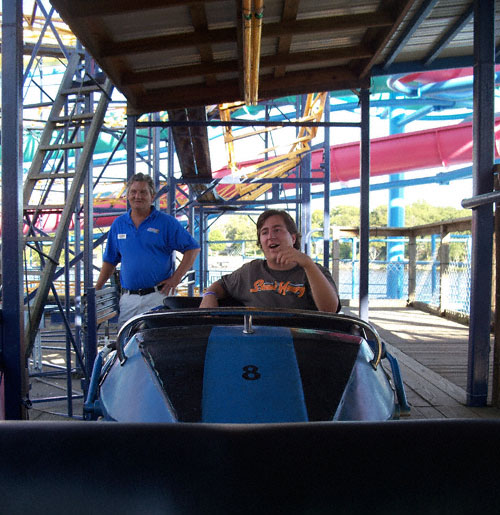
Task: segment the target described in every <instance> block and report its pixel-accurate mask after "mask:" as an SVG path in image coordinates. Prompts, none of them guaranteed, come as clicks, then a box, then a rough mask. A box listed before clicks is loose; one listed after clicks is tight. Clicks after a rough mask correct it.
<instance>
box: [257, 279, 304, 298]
mask: <svg viewBox="0 0 500 515" xmlns="http://www.w3.org/2000/svg"><path fill="white" fill-rule="evenodd" d="M261 291H274V292H276V293H278V294H279V295H283V296H285V295H295V296H296V297H298V298H300V297H303V296H304V294H305V292H306V287H305V286H304V285H303V284H294V283H292V282H290V281H280V282H278V281H274V282H267V283H266V281H265V280H264V279H257V280H256V281H255V282H254V283H253V287H251V288H250V293H258V292H261Z"/></svg>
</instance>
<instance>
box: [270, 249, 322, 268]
mask: <svg viewBox="0 0 500 515" xmlns="http://www.w3.org/2000/svg"><path fill="white" fill-rule="evenodd" d="M276 262H277V263H278V264H279V265H286V266H288V265H293V266H295V265H299V266H301V267H302V268H306V267H307V266H308V265H310V264H311V263H312V264H313V263H314V262H313V260H312V259H311V258H310V257H309V256H308V255H306V254H304V253H303V252H301V251H300V250H297V249H296V248H294V247H285V248H283V249H282V250H280V251H279V252H278V255H277V256H276Z"/></svg>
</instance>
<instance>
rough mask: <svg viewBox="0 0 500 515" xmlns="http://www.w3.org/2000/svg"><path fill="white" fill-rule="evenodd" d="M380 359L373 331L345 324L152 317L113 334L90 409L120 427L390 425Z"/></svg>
mask: <svg viewBox="0 0 500 515" xmlns="http://www.w3.org/2000/svg"><path fill="white" fill-rule="evenodd" d="M367 332H370V334H367ZM373 340H375V344H374V343H373ZM369 341H370V343H368V342H369ZM381 358H382V343H381V342H380V341H379V339H378V335H377V334H376V332H375V331H374V330H373V328H371V326H369V325H368V324H366V323H364V322H361V321H360V320H358V319H355V318H352V317H345V316H342V315H329V314H325V313H314V312H304V311H296V312H293V311H283V310H265V311H262V310H254V309H251V308H234V309H231V308H220V309H218V310H189V309H188V310H171V311H168V312H154V313H148V314H146V315H143V316H141V317H136V318H135V319H133V320H132V321H129V322H128V324H127V325H126V327H125V328H124V329H123V330H122V331H121V333H120V335H119V338H118V349H117V353H116V356H115V357H112V358H110V359H111V360H112V361H111V362H110V363H108V364H107V366H105V367H104V369H103V371H101V373H100V375H101V377H100V381H99V383H100V386H99V388H98V392H97V393H96V395H97V396H98V402H97V403H94V404H95V405H97V406H98V407H99V410H100V411H99V415H102V416H103V418H104V419H106V420H115V421H119V422H201V423H284V422H316V421H343V420H371V421H377V420H389V419H394V418H398V415H399V406H398V402H397V396H396V395H395V391H394V388H393V386H392V383H391V380H390V378H389V376H388V374H387V373H386V371H385V370H384V367H383V366H382V365H381V363H380V360H381ZM95 373H99V371H96V372H95ZM91 404H92V403H89V402H87V405H91Z"/></svg>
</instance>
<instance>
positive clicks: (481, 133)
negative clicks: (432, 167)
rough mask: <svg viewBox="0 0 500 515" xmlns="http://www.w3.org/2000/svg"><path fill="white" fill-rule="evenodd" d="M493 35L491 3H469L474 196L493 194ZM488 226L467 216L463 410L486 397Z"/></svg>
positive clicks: (481, 211)
mask: <svg viewBox="0 0 500 515" xmlns="http://www.w3.org/2000/svg"><path fill="white" fill-rule="evenodd" d="M494 34H495V2H494V0H475V1H474V118H473V145H474V147H473V189H474V191H473V194H474V196H476V195H481V194H484V193H489V192H491V191H493V185H494V184H493V165H494V112H495V109H494V73H495V37H494ZM493 221H494V218H493V210H492V207H491V205H488V204H486V205H484V206H481V207H478V208H476V209H475V210H474V211H473V213H472V264H471V266H472V270H471V309H470V326H469V360H468V370H467V372H468V373H467V404H468V405H469V406H485V405H486V403H487V397H488V371H489V352H490V319H491V284H492V280H491V267H492V248H493Z"/></svg>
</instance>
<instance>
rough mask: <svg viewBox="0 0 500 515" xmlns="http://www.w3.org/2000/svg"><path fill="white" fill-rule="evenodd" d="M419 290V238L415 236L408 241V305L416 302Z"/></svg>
mask: <svg viewBox="0 0 500 515" xmlns="http://www.w3.org/2000/svg"><path fill="white" fill-rule="evenodd" d="M416 289H417V238H416V237H415V235H414V234H412V235H411V236H410V237H409V240H408V303H409V304H410V303H412V302H413V301H414V300H415V292H416Z"/></svg>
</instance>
